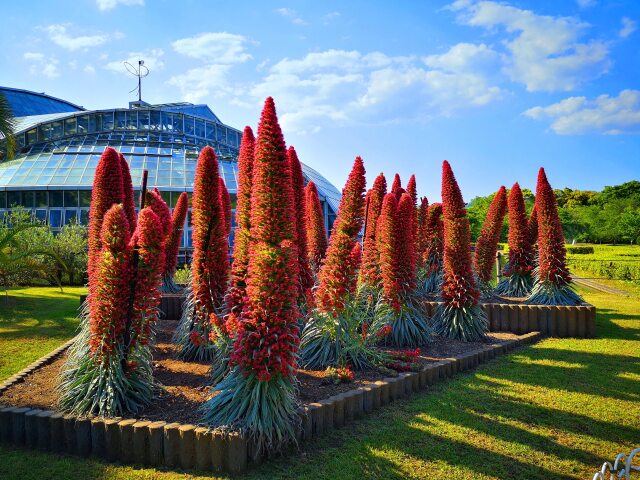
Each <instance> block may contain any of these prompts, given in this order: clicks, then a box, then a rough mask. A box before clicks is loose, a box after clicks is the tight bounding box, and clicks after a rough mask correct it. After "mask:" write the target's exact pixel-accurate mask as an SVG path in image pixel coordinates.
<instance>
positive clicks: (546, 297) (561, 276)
mask: <svg viewBox="0 0 640 480" xmlns="http://www.w3.org/2000/svg"><path fill="white" fill-rule="evenodd" d="M535 208H536V212H537V216H538V268H537V271H536V276H535V283H534V286H533V290H532V292H531V296H530V297H529V298H528V299H527V302H528V303H542V304H548V305H576V304H579V303H582V301H583V300H582V298H580V296H579V295H578V294H577V293H575V292H574V291H573V289H572V288H571V275H570V274H569V269H568V268H567V264H566V259H565V258H566V252H565V247H564V235H563V233H562V224H561V223H560V217H559V216H558V204H557V202H556V195H555V193H554V192H553V189H552V188H551V185H549V181H548V180H547V176H546V174H545V172H544V168H540V171H539V173H538V184H537V186H536V203H535Z"/></svg>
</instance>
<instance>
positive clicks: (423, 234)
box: [416, 197, 429, 266]
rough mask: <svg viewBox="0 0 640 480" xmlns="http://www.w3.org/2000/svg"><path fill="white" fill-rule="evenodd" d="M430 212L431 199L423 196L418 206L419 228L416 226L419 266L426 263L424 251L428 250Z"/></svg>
mask: <svg viewBox="0 0 640 480" xmlns="http://www.w3.org/2000/svg"><path fill="white" fill-rule="evenodd" d="M428 214H429V200H427V197H422V199H421V200H420V207H419V208H418V218H417V222H416V223H417V225H418V226H417V228H416V261H417V262H418V264H419V266H422V265H423V264H424V253H425V251H426V250H427V218H428Z"/></svg>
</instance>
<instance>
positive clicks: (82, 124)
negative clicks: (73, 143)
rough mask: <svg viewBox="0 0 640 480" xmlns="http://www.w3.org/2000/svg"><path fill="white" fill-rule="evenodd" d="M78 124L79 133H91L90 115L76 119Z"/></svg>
mask: <svg viewBox="0 0 640 480" xmlns="http://www.w3.org/2000/svg"><path fill="white" fill-rule="evenodd" d="M76 120H77V122H78V133H88V132H89V115H82V116H80V117H76Z"/></svg>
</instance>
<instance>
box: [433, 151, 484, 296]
mask: <svg viewBox="0 0 640 480" xmlns="http://www.w3.org/2000/svg"><path fill="white" fill-rule="evenodd" d="M442 212H443V215H444V242H445V243H444V279H443V285H442V300H443V301H444V303H445V305H447V306H453V307H455V308H467V307H471V306H474V305H476V304H477V303H478V299H479V297H480V292H479V291H478V288H477V287H476V282H475V280H474V278H473V270H472V268H471V265H472V260H471V247H470V241H471V232H470V228H469V219H468V218H467V211H466V209H465V206H464V200H462V193H460V187H458V182H457V181H456V178H455V176H454V175H453V171H452V170H451V166H450V165H449V162H447V161H446V160H445V161H444V162H443V164H442Z"/></svg>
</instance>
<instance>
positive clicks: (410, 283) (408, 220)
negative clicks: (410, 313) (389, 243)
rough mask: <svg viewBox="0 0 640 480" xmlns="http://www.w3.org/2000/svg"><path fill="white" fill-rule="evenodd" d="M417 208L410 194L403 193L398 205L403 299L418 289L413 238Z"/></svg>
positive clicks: (400, 284) (400, 280)
mask: <svg viewBox="0 0 640 480" xmlns="http://www.w3.org/2000/svg"><path fill="white" fill-rule="evenodd" d="M414 215H415V207H414V204H413V199H412V198H411V196H410V195H409V194H408V193H403V194H402V195H401V197H400V202H399V203H398V214H397V220H396V225H395V228H396V246H397V255H396V258H397V260H396V261H397V269H398V270H397V272H398V283H399V288H400V292H401V294H402V296H403V297H406V296H407V295H409V294H411V293H413V291H414V290H415V288H416V247H415V239H414V236H413V224H414V221H415V220H414Z"/></svg>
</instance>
